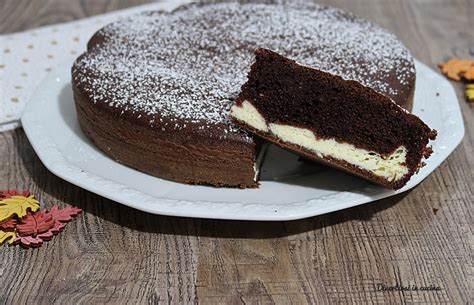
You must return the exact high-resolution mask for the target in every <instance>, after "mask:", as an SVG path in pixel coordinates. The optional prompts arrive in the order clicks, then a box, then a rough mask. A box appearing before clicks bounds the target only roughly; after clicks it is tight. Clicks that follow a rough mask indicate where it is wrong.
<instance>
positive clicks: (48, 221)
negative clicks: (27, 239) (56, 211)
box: [16, 210, 54, 236]
mask: <svg viewBox="0 0 474 305" xmlns="http://www.w3.org/2000/svg"><path fill="white" fill-rule="evenodd" d="M53 226H54V218H53V216H52V215H51V213H49V212H48V211H47V210H42V211H38V212H36V213H31V212H29V213H28V214H27V215H26V216H25V218H23V219H21V220H20V222H19V223H18V224H17V226H16V232H17V234H18V235H20V236H26V235H33V236H36V235H38V234H41V233H44V232H47V231H49V229H51V228H52V227H53Z"/></svg>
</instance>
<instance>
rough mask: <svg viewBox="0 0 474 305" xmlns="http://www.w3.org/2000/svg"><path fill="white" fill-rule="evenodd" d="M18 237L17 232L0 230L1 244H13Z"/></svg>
mask: <svg viewBox="0 0 474 305" xmlns="http://www.w3.org/2000/svg"><path fill="white" fill-rule="evenodd" d="M15 239H16V233H15V232H5V231H2V230H0V246H1V245H3V243H4V242H8V244H10V245H11V244H13V242H14V241H15Z"/></svg>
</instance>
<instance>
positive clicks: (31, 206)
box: [0, 195, 40, 222]
mask: <svg viewBox="0 0 474 305" xmlns="http://www.w3.org/2000/svg"><path fill="white" fill-rule="evenodd" d="M39 207H40V203H39V201H38V200H36V199H35V198H34V196H33V195H31V196H28V197H25V196H12V197H10V198H5V199H2V200H0V222H4V221H6V220H8V219H10V218H11V217H13V216H15V215H16V216H17V217H19V218H22V217H24V216H25V215H26V214H27V213H28V211H32V212H36V211H37V210H38V209H39Z"/></svg>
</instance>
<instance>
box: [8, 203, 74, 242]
mask: <svg viewBox="0 0 474 305" xmlns="http://www.w3.org/2000/svg"><path fill="white" fill-rule="evenodd" d="M80 212H82V210H81V209H79V208H76V207H66V208H64V209H59V208H58V207H57V206H53V207H52V208H51V211H50V212H48V211H46V210H43V211H39V212H36V213H29V214H28V215H27V216H26V217H25V218H24V219H23V220H21V221H20V223H21V224H18V225H17V239H16V240H15V244H16V245H17V244H20V245H21V246H22V247H24V248H30V247H39V246H41V245H42V244H43V241H48V240H51V239H52V238H53V236H54V235H56V234H58V233H59V232H61V231H62V230H63V229H64V226H65V223H66V222H69V221H71V220H72V219H73V218H74V217H76V216H77V215H78V214H79V213H80ZM20 226H23V227H20ZM46 228H47V229H46ZM45 229H46V230H45Z"/></svg>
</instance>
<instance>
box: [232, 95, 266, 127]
mask: <svg viewBox="0 0 474 305" xmlns="http://www.w3.org/2000/svg"><path fill="white" fill-rule="evenodd" d="M230 115H231V116H233V117H234V118H236V119H237V120H239V121H242V122H245V123H247V124H249V125H250V126H252V127H253V128H255V129H257V130H260V131H265V132H268V126H267V123H266V122H265V119H264V118H263V116H262V115H261V114H260V113H259V112H258V110H257V109H256V108H255V107H254V106H253V105H252V104H251V103H249V102H248V101H243V103H242V105H241V106H236V105H234V106H232V108H230Z"/></svg>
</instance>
